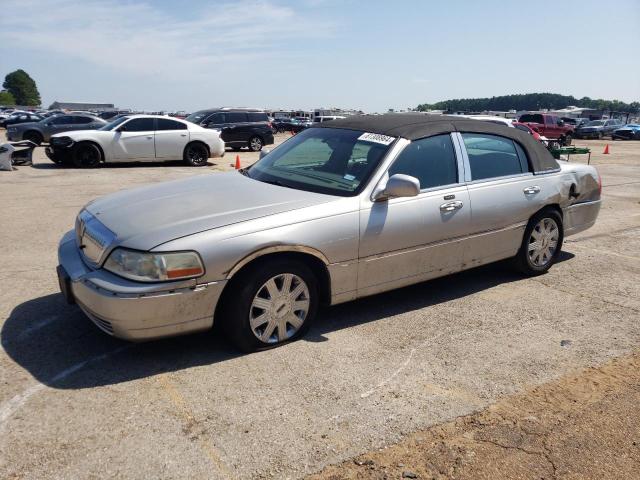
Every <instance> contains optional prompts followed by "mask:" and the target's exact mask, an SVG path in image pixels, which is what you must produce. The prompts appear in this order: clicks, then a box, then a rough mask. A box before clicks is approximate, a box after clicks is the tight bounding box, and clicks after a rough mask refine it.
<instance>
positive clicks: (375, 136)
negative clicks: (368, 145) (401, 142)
mask: <svg viewBox="0 0 640 480" xmlns="http://www.w3.org/2000/svg"><path fill="white" fill-rule="evenodd" d="M395 139H396V137H388V136H387V135H381V134H380V133H363V134H362V135H360V136H359V137H358V140H363V141H365V142H374V143H381V144H382V145H390V144H391V142H393V141H394V140H395Z"/></svg>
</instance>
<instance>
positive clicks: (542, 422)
mask: <svg viewBox="0 0 640 480" xmlns="http://www.w3.org/2000/svg"><path fill="white" fill-rule="evenodd" d="M639 405H640V353H636V354H634V355H631V356H628V357H623V358H619V359H615V360H613V361H611V362H609V363H607V364H606V365H603V366H601V367H597V368H589V369H586V370H584V371H582V372H580V373H577V374H574V375H568V376H565V377H563V378H561V379H559V380H557V381H553V382H550V383H547V384H544V385H542V386H539V387H536V388H533V389H530V390H528V391H527V392H525V393H522V394H519V395H514V396H512V397H508V398H506V399H504V400H501V401H500V402H498V403H497V404H495V405H492V406H491V407H489V408H487V409H485V410H481V411H480V412H477V413H474V414H472V415H467V416H464V417H460V418H457V419H456V420H454V421H452V422H448V423H445V424H443V425H438V426H436V427H432V428H429V429H427V430H423V431H419V432H415V433H412V434H411V435H409V436H408V437H407V438H405V439H404V440H403V441H401V442H400V443H398V444H396V445H393V446H391V447H389V448H384V449H381V450H379V451H375V452H370V453H366V454H364V455H360V456H358V457H356V458H355V459H353V460H349V461H346V462H344V463H342V464H340V465H337V466H330V467H328V468H326V469H325V470H323V471H322V472H321V473H319V474H317V475H312V476H310V477H308V478H309V480H340V479H367V478H370V479H376V480H377V479H392V478H424V479H446V478H455V479H459V480H465V479H468V480H484V479H486V480H493V479H498V478H509V479H523V480H525V479H527V480H529V479H530V480H536V479H538V480H539V479H556V478H563V479H587V478H593V479H596V478H597V479H602V480H604V479H611V480H616V479H632V478H640V416H639V415H638V413H640V412H639V407H638V406H639Z"/></svg>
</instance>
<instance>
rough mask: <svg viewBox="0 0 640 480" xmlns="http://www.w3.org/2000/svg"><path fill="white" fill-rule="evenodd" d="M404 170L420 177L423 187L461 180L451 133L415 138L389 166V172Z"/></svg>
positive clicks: (391, 173) (392, 173) (449, 183)
mask: <svg viewBox="0 0 640 480" xmlns="http://www.w3.org/2000/svg"><path fill="white" fill-rule="evenodd" d="M396 173H402V174H404V175H411V176H412V177H415V178H417V179H418V180H419V181H420V189H425V188H433V187H440V186H443V185H451V184H452V183H458V164H457V162H456V155H455V151H454V149H453V143H452V142H451V136H450V135H449V134H446V135H437V136H435V137H429V138H423V139H421V140H415V141H413V142H411V143H410V144H409V145H407V146H406V147H405V149H404V150H402V152H401V153H400V155H399V156H398V158H397V159H396V161H395V162H394V163H393V165H391V168H389V175H394V174H396Z"/></svg>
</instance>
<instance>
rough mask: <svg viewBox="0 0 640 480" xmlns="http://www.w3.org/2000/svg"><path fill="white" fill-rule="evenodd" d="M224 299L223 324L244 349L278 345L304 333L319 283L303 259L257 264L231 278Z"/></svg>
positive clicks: (315, 303)
mask: <svg viewBox="0 0 640 480" xmlns="http://www.w3.org/2000/svg"><path fill="white" fill-rule="evenodd" d="M232 282H233V285H230V287H231V288H233V290H230V291H229V293H228V294H227V295H226V297H225V299H224V300H223V302H224V303H223V312H222V317H223V323H224V328H225V330H226V332H227V334H228V335H229V337H230V339H231V340H232V342H233V343H234V344H235V345H236V346H237V347H238V348H239V349H240V350H242V351H245V352H253V351H256V350H265V349H268V348H273V347H277V346H279V345H282V344H284V343H288V342H291V341H293V340H296V339H297V338H299V337H300V336H302V335H303V334H304V333H305V332H306V331H307V330H308V328H309V326H310V325H311V323H312V322H313V320H314V319H315V316H316V312H317V310H318V295H319V294H318V286H317V280H316V277H315V275H314V274H313V272H312V271H311V270H310V269H309V267H307V266H306V265H305V264H304V263H300V262H297V261H293V260H275V261H271V262H269V263H268V264H267V263H259V264H256V265H255V266H254V267H253V268H251V267H250V268H249V269H248V270H246V271H245V272H243V273H241V274H240V277H238V278H237V279H235V280H232Z"/></svg>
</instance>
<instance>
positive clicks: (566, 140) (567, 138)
mask: <svg viewBox="0 0 640 480" xmlns="http://www.w3.org/2000/svg"><path fill="white" fill-rule="evenodd" d="M572 141H573V137H572V136H571V134H570V133H567V134H566V135H565V136H564V141H563V142H562V143H563V144H564V146H565V147H568V146H569V145H571V142H572Z"/></svg>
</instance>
